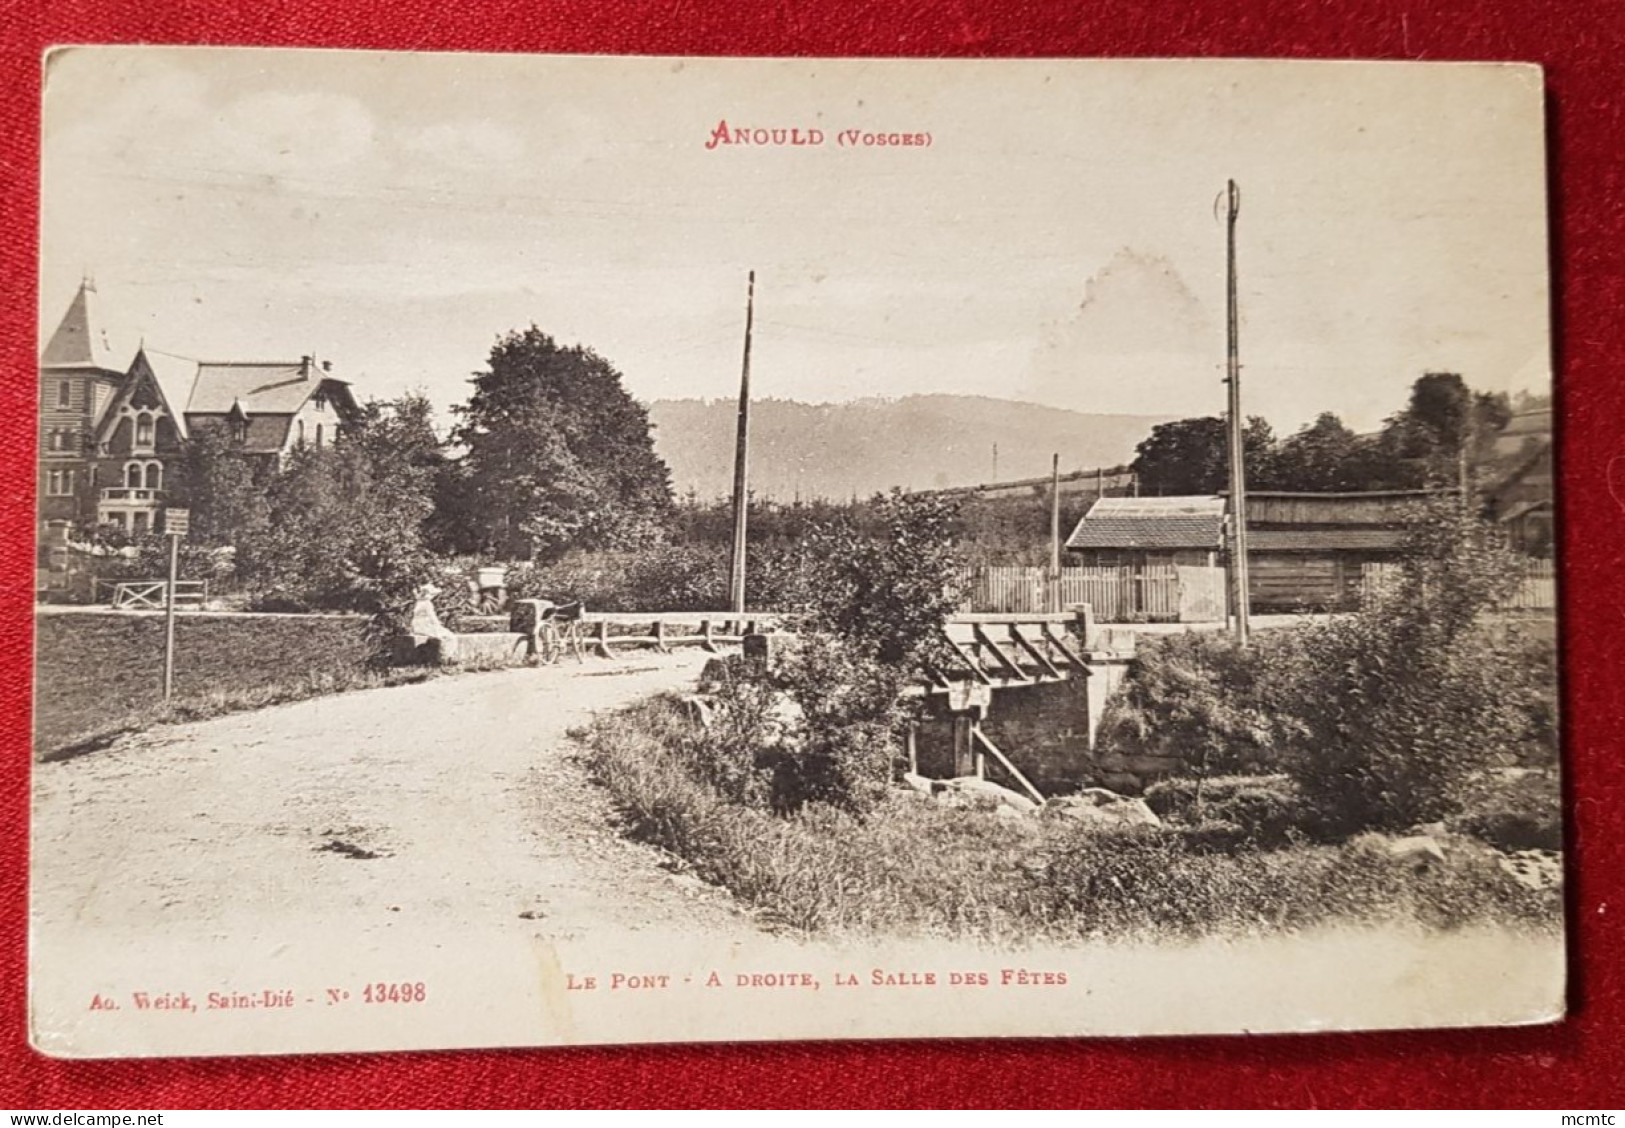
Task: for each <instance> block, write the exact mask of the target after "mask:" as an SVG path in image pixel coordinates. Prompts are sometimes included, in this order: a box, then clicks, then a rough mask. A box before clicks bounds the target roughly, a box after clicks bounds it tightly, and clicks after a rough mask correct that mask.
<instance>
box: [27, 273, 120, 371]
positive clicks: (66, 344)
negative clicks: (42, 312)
mask: <svg viewBox="0 0 1625 1128" xmlns="http://www.w3.org/2000/svg"><path fill="white" fill-rule="evenodd" d="M95 298H96V287H95V285H94V284H93V283H92V282H91V281H90V280H89V279H86V280H85V281H84V282H81V283H80V284H79V292H78V293H77V294H75V295H74V296H73V301H72V303H70V304H69V306H68V312H67V313H65V314H63V315H62V320H61V321H60V322H58V323H57V327H56V332H54V333H52V334H51V339H50V340H49V341H48V342H46V345H45V351H44V352H43V353H41V354H40V367H41V368H100V369H102V370H103V371H105V372H113V373H117V372H120V371H122V368H123V366H122V365H120V364H118V363H117V362H116V361H115V360H114V359H113V346H112V345H111V344H109V343H108V340H107V333H106V331H105V330H104V329H103V328H102V326H101V323H100V320H99V319H98V318H97V316H96V302H95Z"/></svg>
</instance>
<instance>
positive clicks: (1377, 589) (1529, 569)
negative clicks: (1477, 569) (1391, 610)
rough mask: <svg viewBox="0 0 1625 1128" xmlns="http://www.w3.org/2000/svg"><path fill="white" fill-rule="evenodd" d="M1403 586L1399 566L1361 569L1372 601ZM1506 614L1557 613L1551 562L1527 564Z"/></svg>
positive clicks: (1554, 571)
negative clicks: (1527, 612) (1400, 585)
mask: <svg viewBox="0 0 1625 1128" xmlns="http://www.w3.org/2000/svg"><path fill="white" fill-rule="evenodd" d="M1398 582H1399V565H1398V564H1365V565H1363V566H1362V567H1361V568H1360V590H1361V593H1362V594H1363V595H1364V596H1365V597H1367V598H1371V597H1374V596H1380V595H1381V594H1382V593H1384V592H1386V591H1389V590H1391V589H1392V588H1393V586H1394V585H1395V584H1397V583H1398ZM1501 609H1502V610H1503V611H1555V610H1556V609H1557V569H1556V567H1555V566H1554V565H1553V563H1552V562H1551V561H1550V560H1527V561H1525V562H1524V564H1523V572H1522V575H1520V576H1519V577H1518V586H1517V587H1516V588H1514V589H1513V592H1512V594H1511V595H1510V596H1508V597H1507V598H1506V599H1505V600H1504V601H1502V603H1501Z"/></svg>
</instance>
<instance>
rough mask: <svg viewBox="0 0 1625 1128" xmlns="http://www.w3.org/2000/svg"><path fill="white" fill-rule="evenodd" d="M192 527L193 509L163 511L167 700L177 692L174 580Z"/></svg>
mask: <svg viewBox="0 0 1625 1128" xmlns="http://www.w3.org/2000/svg"><path fill="white" fill-rule="evenodd" d="M191 526H192V511H191V510H190V509H169V510H166V511H165V512H164V535H165V536H167V537H168V538H169V582H168V583H167V584H165V585H164V700H165V701H168V700H169V699H170V697H171V696H173V695H174V692H175V581H176V579H178V578H179V574H180V566H181V538H183V537H184V536H186V534H187V533H188V532H189V531H190V529H191Z"/></svg>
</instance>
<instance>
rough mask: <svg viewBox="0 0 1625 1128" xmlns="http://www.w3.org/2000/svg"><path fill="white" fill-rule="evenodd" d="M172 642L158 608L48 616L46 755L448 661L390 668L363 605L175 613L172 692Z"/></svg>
mask: <svg viewBox="0 0 1625 1128" xmlns="http://www.w3.org/2000/svg"><path fill="white" fill-rule="evenodd" d="M163 647H164V621H163V618H162V617H161V616H157V615H123V614H111V613H109V614H94V613H75V614H53V615H40V616H38V617H37V618H36V620H35V681H34V685H35V691H34V754H35V756H36V757H37V758H38V759H41V760H58V759H66V758H68V757H71V756H74V755H79V754H82V753H85V752H91V751H95V750H96V749H98V748H102V747H105V746H106V745H108V744H109V743H111V742H112V741H113V740H115V739H117V738H118V737H119V736H121V735H123V734H125V733H129V732H140V731H142V730H144V729H147V728H149V727H151V726H153V725H156V724H167V723H177V722H184V721H197V720H204V719H207V718H209V717H214V716H219V715H221V714H224V713H233V712H241V711H244V710H249V709H262V708H265V707H267V706H271V705H280V704H283V703H285V702H289V701H300V700H303V699H305V698H309V697H317V696H321V695H324V694H330V693H342V692H345V691H347V690H353V689H367V688H371V687H374V686H381V685H397V684H401V683H403V682H411V681H422V680H424V679H426V678H429V677H433V676H436V674H438V673H439V672H440V671H436V670H427V669H422V668H406V669H380V668H378V667H377V666H376V665H375V664H374V662H373V661H372V659H373V656H374V654H375V652H376V644H375V636H374V635H373V633H372V627H371V625H370V623H369V622H368V620H366V619H362V618H358V617H340V616H287V617H267V616H241V617H233V616H225V615H221V616H187V615H182V616H180V617H178V618H177V619H176V622H175V696H174V698H173V700H171V701H170V702H168V703H165V702H164V700H163ZM481 668H486V667H485V665H484V664H482V663H470V664H467V665H463V666H458V667H452V668H450V669H454V670H456V671H457V672H467V671H471V670H477V669H481Z"/></svg>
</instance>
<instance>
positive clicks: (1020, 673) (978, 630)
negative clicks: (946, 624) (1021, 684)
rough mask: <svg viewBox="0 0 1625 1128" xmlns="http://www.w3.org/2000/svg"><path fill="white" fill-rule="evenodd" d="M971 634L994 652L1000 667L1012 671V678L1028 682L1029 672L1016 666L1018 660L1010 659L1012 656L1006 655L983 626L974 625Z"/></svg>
mask: <svg viewBox="0 0 1625 1128" xmlns="http://www.w3.org/2000/svg"><path fill="white" fill-rule="evenodd" d="M971 633H972V634H974V635H975V636H976V641H977V642H978V643H980V644H981V645H983V646H985V647H987V648H988V649H989V650H991V651H992V652H993V657H995V658H997V659H998V660H999V665H1001V666H1003V667H1004V668H1005V669H1006V670H1008V671H1010V676H1011V677H1013V678H1017V679H1019V680H1021V681H1026V680H1027V671H1026V670H1023V669H1022V668H1021V667H1020V666H1018V665H1017V664H1016V660H1015V659H1014V658H1012V657H1010V655H1008V654H1006V653H1005V652H1004V649H1003V648H1002V647H1000V646H999V644H998V643H996V642H994V641H993V639H992V637H991V636H989V635H988V633H987V631H986V630H985V629H984V628H983V627H982V624H980V623H976V624H974V625H973V626H972V627H971Z"/></svg>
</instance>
